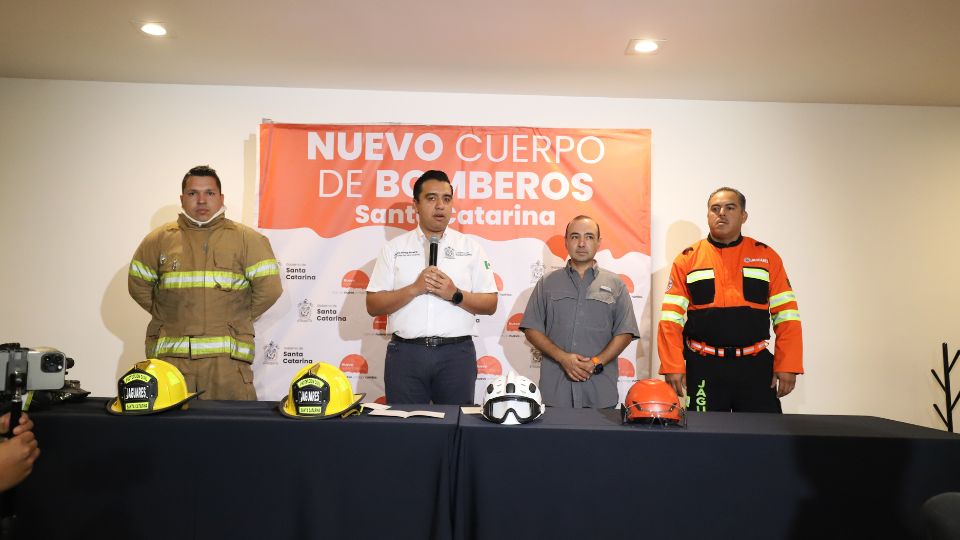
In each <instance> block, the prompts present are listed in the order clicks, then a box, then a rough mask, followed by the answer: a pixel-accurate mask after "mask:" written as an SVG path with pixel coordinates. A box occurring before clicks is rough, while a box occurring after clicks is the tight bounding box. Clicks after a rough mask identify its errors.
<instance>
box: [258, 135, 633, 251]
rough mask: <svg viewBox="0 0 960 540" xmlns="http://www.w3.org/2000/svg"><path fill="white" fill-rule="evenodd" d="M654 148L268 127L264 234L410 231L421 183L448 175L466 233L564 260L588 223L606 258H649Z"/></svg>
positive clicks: (627, 140)
mask: <svg viewBox="0 0 960 540" xmlns="http://www.w3.org/2000/svg"><path fill="white" fill-rule="evenodd" d="M650 141H651V132H650V130H647V129H636V130H610V129H606V130H601V129H552V128H550V129H548V128H525V127H463V126H403V125H400V126H398V125H307V124H262V125H261V126H260V163H261V171H260V223H259V225H260V227H261V228H265V229H294V228H309V229H312V230H314V231H315V232H316V233H317V234H318V235H320V236H321V237H323V238H332V237H335V236H338V235H340V234H343V233H345V232H347V231H349V230H352V229H356V228H359V227H366V226H378V227H379V226H392V227H398V228H401V229H404V230H410V229H412V228H413V227H414V226H416V223H417V221H416V212H415V211H414V208H413V205H412V200H411V199H412V187H413V183H414V181H416V179H417V177H418V176H420V174H422V172H423V171H425V170H429V169H440V170H443V171H445V172H446V173H447V174H448V175H449V176H450V178H451V181H452V183H453V185H454V201H453V209H454V211H453V213H452V221H451V226H452V227H454V228H455V229H457V230H459V231H461V232H464V233H468V234H474V235H477V236H480V237H483V238H486V239H488V240H513V239H516V238H536V239H540V240H542V241H543V242H545V243H547V244H548V245H550V246H551V250H553V251H554V252H555V253H556V254H557V255H558V256H560V257H563V258H565V257H566V250H565V249H564V248H563V242H562V234H563V228H564V226H565V225H566V223H567V222H568V221H569V220H570V219H571V218H573V217H575V216H577V215H580V214H587V215H590V216H592V217H594V218H595V219H597V221H598V223H599V224H600V227H601V237H602V240H603V242H602V244H601V249H609V250H611V252H612V255H613V256H614V257H622V256H623V255H625V254H627V253H630V252H637V253H643V254H646V255H650V213H649V209H650ZM558 237H559V238H558ZM558 240H559V241H558ZM554 248H556V249H554ZM557 250H559V252H557Z"/></svg>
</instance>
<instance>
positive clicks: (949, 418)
mask: <svg viewBox="0 0 960 540" xmlns="http://www.w3.org/2000/svg"><path fill="white" fill-rule="evenodd" d="M958 358H960V351H957V352H956V354H954V355H953V360H952V361H951V360H950V349H949V348H948V347H947V344H946V343H944V344H943V379H941V378H940V376H939V375H937V372H936V370H933V369H931V370H930V373H933V378H934V379H936V380H937V384H939V385H940V389H941V390H943V396H944V397H943V406H944V408H945V409H946V411H947V414H946V415H944V414H943V411H941V410H940V407H939V406H937V404H936V403H934V404H933V410H935V411H937V414H938V415H939V416H940V420H942V421H943V423H944V425H946V426H947V431H949V432H950V433H953V409H954V407H956V406H957V402H958V401H960V392H958V393H957V395H956V396H954V395H953V393H952V392H951V391H950V371H951V370H953V366H954V365H955V364H956V363H957V359H958Z"/></svg>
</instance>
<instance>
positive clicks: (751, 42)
mask: <svg viewBox="0 0 960 540" xmlns="http://www.w3.org/2000/svg"><path fill="white" fill-rule="evenodd" d="M157 20H158V21H163V22H164V23H166V24H167V26H168V29H169V30H170V33H171V35H170V36H168V37H165V38H150V37H148V36H145V35H143V34H141V33H140V32H139V30H138V29H137V26H138V25H137V24H135V23H136V22H146V21H157ZM640 37H653V38H657V39H662V40H665V42H664V44H663V47H662V49H661V51H660V52H659V53H657V54H655V55H653V56H647V57H641V56H627V55H625V54H624V50H625V49H626V46H627V42H628V40H630V39H631V38H640ZM0 76H2V77H18V78H42V79H75V80H97V81H128V82H151V83H186V84H216V85H243V86H285V87H306V88H350V89H371V90H412V91H436V92H474V93H502V94H535V95H566V96H608V97H639V98H676V99H706V100H743V101H789V102H818V103H868V104H891V105H948V106H958V105H960V1H958V0H592V1H591V0H526V1H524V0H515V1H506V0H487V1H466V0H410V1H406V0H352V1H351V0H274V1H263V0H79V1H77V0H20V1H15V0H0Z"/></svg>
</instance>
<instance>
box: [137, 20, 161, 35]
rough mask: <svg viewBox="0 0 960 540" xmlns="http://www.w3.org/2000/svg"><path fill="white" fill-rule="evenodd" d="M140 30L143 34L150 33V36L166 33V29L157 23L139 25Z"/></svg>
mask: <svg viewBox="0 0 960 540" xmlns="http://www.w3.org/2000/svg"><path fill="white" fill-rule="evenodd" d="M140 31H141V32H143V33H144V34H150V35H151V36H165V35H167V29H166V28H164V27H163V25H162V24H159V23H147V24H145V25H143V26H141V27H140Z"/></svg>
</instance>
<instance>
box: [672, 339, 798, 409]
mask: <svg viewBox="0 0 960 540" xmlns="http://www.w3.org/2000/svg"><path fill="white" fill-rule="evenodd" d="M683 359H684V360H685V361H686V364H687V395H688V396H689V398H690V403H689V404H688V406H687V410H690V411H733V412H769V413H782V412H783V410H782V409H781V408H780V399H779V398H777V390H776V388H770V382H771V381H772V380H773V354H771V353H770V351H769V350H767V349H764V350H762V351H760V352H759V353H758V354H756V355H755V356H749V355H748V356H732V357H730V358H727V357H725V356H724V357H720V356H714V355H710V354H706V355H701V354H700V353H698V352H696V351H692V350H690V348H689V347H686V346H684V348H683Z"/></svg>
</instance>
